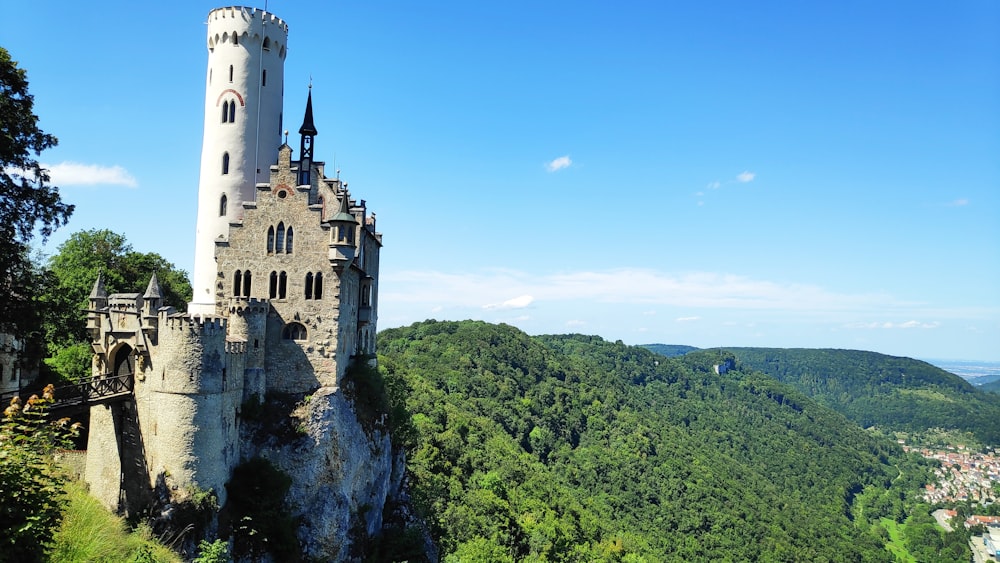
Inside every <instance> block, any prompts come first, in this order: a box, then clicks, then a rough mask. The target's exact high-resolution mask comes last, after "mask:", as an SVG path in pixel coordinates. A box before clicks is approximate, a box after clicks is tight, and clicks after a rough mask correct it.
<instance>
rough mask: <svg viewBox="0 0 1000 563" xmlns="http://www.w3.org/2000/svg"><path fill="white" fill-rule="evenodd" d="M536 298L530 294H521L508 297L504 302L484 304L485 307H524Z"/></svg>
mask: <svg viewBox="0 0 1000 563" xmlns="http://www.w3.org/2000/svg"><path fill="white" fill-rule="evenodd" d="M534 300H535V298H534V297H532V296H530V295H521V296H520V297H515V298H513V299H508V300H506V301H504V302H503V303H490V304H488V305H483V309H524V308H525V307H527V306H528V305H531V303H532V301H534Z"/></svg>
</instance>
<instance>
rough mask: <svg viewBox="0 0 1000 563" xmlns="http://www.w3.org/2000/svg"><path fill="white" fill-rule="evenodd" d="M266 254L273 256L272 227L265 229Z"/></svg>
mask: <svg viewBox="0 0 1000 563" xmlns="http://www.w3.org/2000/svg"><path fill="white" fill-rule="evenodd" d="M267 253H268V254H274V225H271V226H270V227H268V228H267Z"/></svg>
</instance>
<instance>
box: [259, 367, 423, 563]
mask: <svg viewBox="0 0 1000 563" xmlns="http://www.w3.org/2000/svg"><path fill="white" fill-rule="evenodd" d="M256 414H257V416H249V417H247V418H248V419H249V420H247V421H246V422H245V423H244V424H243V430H242V432H241V441H242V443H241V447H240V451H241V454H242V456H243V457H244V458H251V457H255V456H257V457H261V458H264V459H266V460H268V461H270V462H271V464H273V465H274V466H275V467H277V468H278V469H280V470H281V471H282V472H284V473H286V474H287V475H288V476H289V477H291V479H292V485H291V488H290V489H289V491H288V494H287V496H286V502H287V507H288V510H289V512H290V514H291V515H292V517H293V518H296V519H297V520H298V522H299V526H298V538H299V542H300V544H301V545H302V549H303V556H304V557H306V558H309V559H315V560H321V561H345V560H349V559H351V558H352V554H357V553H358V550H359V549H360V546H359V545H355V544H356V543H357V542H359V541H363V540H364V539H365V538H366V537H369V536H373V535H375V534H377V533H378V532H379V530H380V529H381V527H382V514H383V508H384V507H385V505H386V502H387V501H389V500H391V499H394V498H396V497H398V495H399V492H400V486H401V482H402V476H403V473H404V469H405V468H404V461H403V456H402V455H394V454H393V449H392V444H391V443H390V440H389V435H388V433H387V432H385V431H384V429H381V425H380V424H378V423H377V421H376V423H375V424H373V425H372V428H365V427H364V426H362V424H361V423H360V422H359V420H358V417H357V416H356V415H355V412H354V410H353V408H352V406H351V402H350V401H349V400H348V399H347V398H346V397H345V396H344V393H343V391H342V390H341V389H338V388H334V387H322V388H320V389H319V390H317V391H316V392H315V393H313V394H312V395H311V396H306V397H283V398H269V400H268V402H267V403H266V404H265V405H263V407H262V409H261V410H260V412H258V413H256Z"/></svg>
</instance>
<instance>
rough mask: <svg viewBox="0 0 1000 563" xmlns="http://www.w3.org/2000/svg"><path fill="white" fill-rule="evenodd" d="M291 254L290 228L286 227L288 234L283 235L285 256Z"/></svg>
mask: <svg viewBox="0 0 1000 563" xmlns="http://www.w3.org/2000/svg"><path fill="white" fill-rule="evenodd" d="M291 253H292V226H291V225H288V232H287V233H285V254H291Z"/></svg>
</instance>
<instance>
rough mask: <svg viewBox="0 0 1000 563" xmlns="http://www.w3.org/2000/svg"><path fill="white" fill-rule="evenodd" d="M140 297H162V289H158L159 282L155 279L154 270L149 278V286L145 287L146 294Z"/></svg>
mask: <svg viewBox="0 0 1000 563" xmlns="http://www.w3.org/2000/svg"><path fill="white" fill-rule="evenodd" d="M142 298H143V299H163V290H161V289H160V282H159V280H157V279H156V272H153V277H151V278H149V287H147V288H146V294H145V295H143V296H142Z"/></svg>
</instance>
